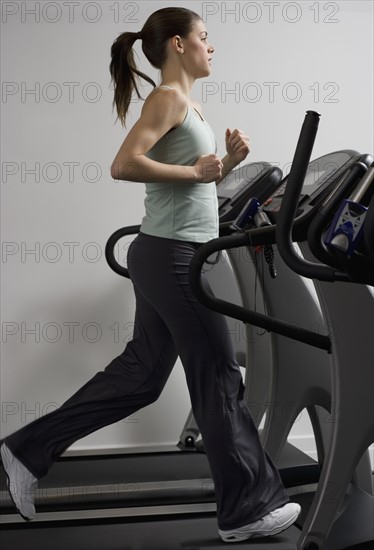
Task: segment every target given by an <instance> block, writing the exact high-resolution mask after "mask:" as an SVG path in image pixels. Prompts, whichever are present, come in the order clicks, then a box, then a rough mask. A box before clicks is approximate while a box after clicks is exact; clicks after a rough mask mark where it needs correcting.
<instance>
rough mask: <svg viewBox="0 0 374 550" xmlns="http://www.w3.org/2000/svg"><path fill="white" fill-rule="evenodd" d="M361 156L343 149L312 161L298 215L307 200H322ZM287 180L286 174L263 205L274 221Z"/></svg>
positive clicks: (311, 201)
mask: <svg viewBox="0 0 374 550" xmlns="http://www.w3.org/2000/svg"><path fill="white" fill-rule="evenodd" d="M360 156H361V155H360V153H358V152H357V151H353V150H343V151H337V152H335V153H330V154H328V155H324V156H323V157H320V158H317V159H315V160H313V161H312V162H310V163H309V166H308V170H307V173H306V175H305V181H304V186H303V190H302V194H301V197H300V202H299V210H298V213H297V215H300V214H301V213H302V212H303V204H305V203H306V202H308V203H309V204H314V202H313V199H314V200H317V199H318V200H322V199H323V197H324V196H325V191H326V192H328V189H329V188H330V185H331V184H332V183H333V182H335V181H336V180H337V179H338V178H339V177H340V176H341V174H342V173H343V172H344V171H345V170H346V169H347V168H348V167H349V166H350V165H351V164H353V162H355V161H356V160H357V159H358V158H359V157H360ZM287 180H288V177H287V176H286V177H285V178H284V179H283V181H282V183H281V185H280V187H279V188H278V189H277V190H276V192H275V193H273V195H272V196H271V197H270V198H269V199H267V200H266V201H265V203H264V204H263V206H262V208H263V210H264V211H265V212H266V213H267V214H268V215H269V217H270V219H272V221H275V217H276V213H277V212H279V210H280V207H281V204H282V199H283V195H284V192H285V188H286V185H287ZM325 184H326V185H325Z"/></svg>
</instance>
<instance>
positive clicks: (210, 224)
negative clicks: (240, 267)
mask: <svg viewBox="0 0 374 550" xmlns="http://www.w3.org/2000/svg"><path fill="white" fill-rule="evenodd" d="M165 87H167V88H170V87H169V86H165ZM216 149H217V145H216V139H215V136H214V133H213V130H212V129H211V127H210V126H209V124H208V123H207V122H206V120H204V119H202V117H201V116H200V115H199V114H198V112H197V111H196V110H195V109H193V108H192V107H188V111H187V114H186V117H185V119H184V121H183V123H182V124H181V125H180V126H178V127H177V128H174V129H173V130H171V131H170V132H168V133H167V134H165V135H164V136H163V137H162V138H161V139H160V140H159V141H158V142H157V143H156V144H155V145H154V146H153V147H152V149H150V150H149V151H148V153H147V154H146V156H147V157H149V158H150V159H152V160H155V161H158V162H162V163H165V164H179V165H185V166H193V165H194V164H195V163H196V161H197V159H198V158H199V157H200V156H201V155H209V154H212V153H215V152H216ZM145 186H146V198H145V201H144V205H145V212H146V213H145V216H144V218H143V220H142V224H141V229H140V231H141V232H142V233H147V234H148V235H155V236H158V237H164V238H167V239H176V240H181V241H191V242H206V241H209V240H210V239H214V238H215V237H218V223H219V222H218V200H217V190H216V184H215V182H211V183H177V182H176V183H166V182H165V183H146V184H145Z"/></svg>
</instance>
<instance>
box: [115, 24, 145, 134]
mask: <svg viewBox="0 0 374 550" xmlns="http://www.w3.org/2000/svg"><path fill="white" fill-rule="evenodd" d="M138 38H141V32H124V33H122V34H120V35H119V36H118V38H117V39H116V40H115V41H114V43H113V45H112V48H111V56H112V60H111V63H110V66H109V70H110V74H111V77H112V81H113V84H114V99H113V108H114V106H115V107H116V109H117V114H118V116H117V119H116V120H118V119H120V121H121V124H122V126H125V125H126V124H125V122H126V115H127V111H128V109H129V106H130V102H131V98H132V95H133V93H134V91H135V92H136V95H137V96H138V98H139V99H143V98H142V97H141V95H140V92H139V88H138V85H139V77H141V78H144V80H146V81H147V82H149V83H150V84H152V86H153V87H154V88H155V87H156V84H155V83H154V82H153V80H152V79H151V78H150V77H149V76H147V75H146V74H144V73H142V72H141V71H139V69H138V68H137V66H136V63H135V59H134V51H133V46H134V44H135V41H136V40H137V39H138Z"/></svg>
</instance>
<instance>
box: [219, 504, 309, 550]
mask: <svg viewBox="0 0 374 550" xmlns="http://www.w3.org/2000/svg"><path fill="white" fill-rule="evenodd" d="M300 512H301V507H300V505H299V504H296V503H295V502H288V503H287V504H285V505H284V506H282V508H277V509H276V510H273V512H270V513H269V514H266V516H264V517H263V518H262V519H260V520H258V521H255V522H254V523H250V524H249V525H244V527H239V528H238V529H233V530H232V531H221V530H219V531H218V532H219V534H220V537H221V539H222V540H223V541H224V542H240V541H242V540H248V539H250V538H252V537H269V536H273V535H278V534H279V533H281V532H282V531H284V530H285V529H288V527H291V525H292V524H293V523H294V522H295V521H296V519H297V517H298V515H299V514H300Z"/></svg>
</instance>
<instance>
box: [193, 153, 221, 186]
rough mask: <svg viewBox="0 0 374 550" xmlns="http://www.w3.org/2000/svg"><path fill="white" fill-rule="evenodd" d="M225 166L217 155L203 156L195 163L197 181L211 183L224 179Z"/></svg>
mask: <svg viewBox="0 0 374 550" xmlns="http://www.w3.org/2000/svg"><path fill="white" fill-rule="evenodd" d="M222 168H223V164H222V161H221V159H220V158H219V156H217V155H203V156H202V157H199V158H198V160H197V161H196V163H195V177H196V181H197V182H200V183H210V182H211V181H217V180H219V179H220V178H221V177H222Z"/></svg>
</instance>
